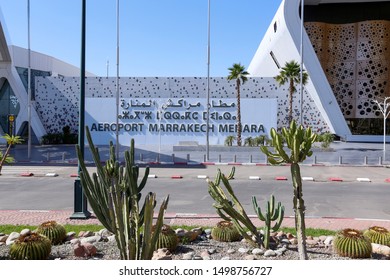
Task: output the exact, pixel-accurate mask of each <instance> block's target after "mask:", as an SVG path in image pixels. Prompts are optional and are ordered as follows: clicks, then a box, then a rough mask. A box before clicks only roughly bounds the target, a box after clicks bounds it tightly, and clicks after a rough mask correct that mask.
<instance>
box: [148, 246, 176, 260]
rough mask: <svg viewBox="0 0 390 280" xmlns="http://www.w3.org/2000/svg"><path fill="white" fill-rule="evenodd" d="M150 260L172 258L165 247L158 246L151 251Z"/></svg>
mask: <svg viewBox="0 0 390 280" xmlns="http://www.w3.org/2000/svg"><path fill="white" fill-rule="evenodd" d="M152 260H172V254H171V252H169V250H168V249H167V248H160V249H158V250H157V251H154V252H153V257H152Z"/></svg>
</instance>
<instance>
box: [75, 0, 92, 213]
mask: <svg viewBox="0 0 390 280" xmlns="http://www.w3.org/2000/svg"><path fill="white" fill-rule="evenodd" d="M85 18H86V0H82V9H81V64H80V105H79V106H80V107H79V138H78V145H79V147H80V152H81V155H82V157H83V158H84V146H85V145H84V134H85V132H84V129H85V128H84V126H85V125H84V123H85V120H84V115H85V30H86V19H85ZM80 171H81V167H80V159H79V163H78V173H79V174H80ZM87 208H88V203H87V198H86V196H85V194H84V192H83V188H82V185H81V181H80V177H78V178H77V179H76V180H75V182H74V213H73V214H72V215H71V216H70V218H71V219H88V218H89V217H90V216H91V213H90V212H89V211H88V209H87Z"/></svg>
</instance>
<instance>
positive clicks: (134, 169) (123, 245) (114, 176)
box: [76, 127, 169, 260]
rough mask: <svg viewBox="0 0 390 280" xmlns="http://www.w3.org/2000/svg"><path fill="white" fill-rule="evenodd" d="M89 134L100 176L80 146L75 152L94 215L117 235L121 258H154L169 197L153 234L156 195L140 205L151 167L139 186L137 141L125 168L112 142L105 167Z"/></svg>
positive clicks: (146, 198) (162, 206) (153, 194)
mask: <svg viewBox="0 0 390 280" xmlns="http://www.w3.org/2000/svg"><path fill="white" fill-rule="evenodd" d="M86 132H87V134H86V135H87V140H88V143H89V147H90V149H91V152H92V156H93V159H94V162H95V165H96V169H97V173H93V174H92V176H91V175H90V174H89V172H88V170H87V167H86V165H85V163H84V158H83V156H82V153H81V150H80V147H79V146H78V145H77V146H76V150H77V155H78V158H79V162H80V169H81V171H80V180H81V184H82V187H83V190H84V192H85V195H86V196H87V198H88V202H89V204H90V205H91V207H92V209H93V212H94V213H95V215H96V217H97V218H98V219H99V221H100V222H101V223H102V224H103V226H105V227H106V228H107V229H108V230H109V231H111V232H112V233H114V234H115V239H116V242H117V246H118V248H119V250H120V256H121V259H123V260H127V259H130V260H147V259H151V258H152V256H153V251H154V249H155V245H156V242H157V237H158V235H159V233H160V230H161V227H162V224H163V219H164V212H165V210H166V209H167V206H168V200H169V197H166V198H165V199H164V200H163V202H162V204H161V207H160V210H159V214H158V218H157V223H156V230H155V231H154V232H152V226H153V215H154V207H155V206H156V194H155V193H151V192H150V193H148V194H147V195H146V197H145V202H144V204H143V205H142V206H141V205H140V199H141V191H142V189H143V188H144V187H145V185H146V182H147V178H148V174H149V168H146V169H145V174H144V176H143V178H142V180H141V181H140V183H139V184H138V175H139V167H138V166H136V165H135V160H134V140H133V139H132V140H131V145H130V151H126V152H125V166H124V167H123V166H120V165H119V162H118V161H117V160H116V157H115V148H114V146H113V144H112V143H110V157H109V159H108V160H107V162H106V164H105V165H102V164H101V161H100V155H99V153H98V150H97V148H96V147H95V146H94V144H93V141H92V138H91V134H90V133H89V129H88V127H87V129H86Z"/></svg>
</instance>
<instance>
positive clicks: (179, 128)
mask: <svg viewBox="0 0 390 280" xmlns="http://www.w3.org/2000/svg"><path fill="white" fill-rule="evenodd" d="M236 102H237V100H236V99H233V98H225V99H211V100H210V116H209V140H210V144H212V145H223V144H224V141H225V139H226V137H227V136H228V135H236V134H237V119H236V116H237V103H236ZM115 114H116V100H115V98H87V99H86V117H85V120H86V124H87V125H88V127H89V129H90V131H91V134H92V136H93V138H94V141H95V143H96V144H99V145H102V144H103V145H105V144H108V143H109V141H113V140H114V139H115V134H116V130H117V124H116V116H115ZM118 120H119V121H118V129H119V142H120V144H121V145H129V143H130V139H131V138H134V139H135V141H136V143H140V144H159V143H161V144H164V145H165V144H172V145H174V144H178V142H179V141H197V142H198V143H199V144H205V143H206V133H207V105H206V100H203V99H199V98H185V99H184V98H169V99H163V98H159V99H153V100H152V99H146V98H138V99H122V100H121V101H120V104H119V115H118ZM276 122H277V100H276V99H254V98H253V99H252V98H251V99H249V98H244V99H241V123H242V138H243V139H245V138H246V137H249V136H250V137H256V136H259V135H264V134H266V135H268V134H269V131H270V129H271V127H276V124H277V123H276Z"/></svg>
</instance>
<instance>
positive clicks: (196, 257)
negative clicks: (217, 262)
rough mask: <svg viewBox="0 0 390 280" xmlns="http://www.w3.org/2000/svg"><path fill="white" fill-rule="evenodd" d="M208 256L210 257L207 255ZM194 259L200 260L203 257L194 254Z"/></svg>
mask: <svg viewBox="0 0 390 280" xmlns="http://www.w3.org/2000/svg"><path fill="white" fill-rule="evenodd" d="M209 258H210V257H209ZM194 260H196V261H201V260H203V258H202V257H201V256H195V257H194Z"/></svg>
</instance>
